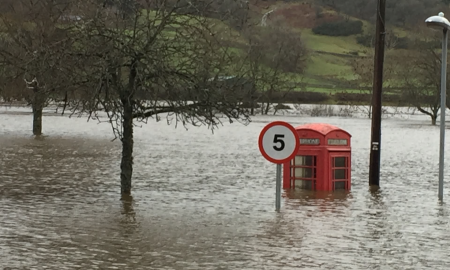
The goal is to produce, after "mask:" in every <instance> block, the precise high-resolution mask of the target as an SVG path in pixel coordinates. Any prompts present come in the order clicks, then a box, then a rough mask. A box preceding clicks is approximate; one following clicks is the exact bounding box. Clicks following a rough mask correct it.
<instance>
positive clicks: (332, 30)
mask: <svg viewBox="0 0 450 270" xmlns="http://www.w3.org/2000/svg"><path fill="white" fill-rule="evenodd" d="M362 26H363V23H362V22H361V21H338V22H326V23H323V24H321V25H319V26H316V27H314V28H313V29H312V31H313V33H314V34H317V35H325V36H351V35H357V34H361V33H362V32H363V29H362Z"/></svg>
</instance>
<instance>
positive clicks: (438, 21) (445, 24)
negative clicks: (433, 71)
mask: <svg viewBox="0 0 450 270" xmlns="http://www.w3.org/2000/svg"><path fill="white" fill-rule="evenodd" d="M425 23H426V24H427V26H428V27H431V28H435V29H438V30H442V32H443V34H444V35H443V38H442V60H441V62H442V66H441V124H440V128H441V135H440V143H439V193H438V197H439V200H441V201H442V200H443V196H444V194H443V193H444V148H445V109H446V108H447V105H446V92H447V44H448V33H447V32H448V30H449V29H450V22H449V21H448V20H447V19H446V18H445V17H444V13H442V12H440V13H439V15H438V16H431V17H429V18H428V19H426V20H425Z"/></svg>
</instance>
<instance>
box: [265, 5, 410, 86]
mask: <svg viewBox="0 0 450 270" xmlns="http://www.w3.org/2000/svg"><path fill="white" fill-rule="evenodd" d="M271 10H273V12H272V13H271V14H270V16H271V18H277V20H282V21H284V22H285V23H286V24H288V25H289V26H290V27H292V29H293V30H294V31H296V32H298V33H299V34H301V36H302V38H303V41H304V42H305V45H306V47H307V48H308V50H309V52H310V53H311V57H310V59H309V63H308V67H307V70H306V73H305V74H304V75H305V78H303V83H305V84H306V90H308V91H318V92H333V91H341V92H342V91H348V92H354V91H360V90H359V89H349V87H348V85H349V84H354V83H355V80H356V79H357V77H356V76H355V74H354V73H353V72H352V68H351V66H350V62H349V61H350V60H351V59H354V58H355V57H360V56H364V55H366V53H367V52H368V50H370V49H369V48H367V47H364V46H362V45H360V44H358V43H357V41H356V36H355V35H353V36H339V37H333V36H325V35H316V34H314V33H313V31H312V28H313V27H315V26H317V25H320V24H322V23H324V22H330V21H336V20H339V18H340V17H341V16H345V15H343V14H337V13H336V12H335V11H334V10H330V9H327V8H325V7H321V6H316V5H314V4H311V3H299V2H294V3H286V2H281V1H279V2H274V3H270V4H265V5H260V6H259V9H258V12H259V14H258V15H260V16H261V17H262V16H263V14H264V13H266V12H268V11H271ZM269 18H270V17H269ZM347 19H349V20H358V19H356V18H351V17H348V16H347ZM362 23H363V29H364V31H366V32H367V31H368V30H369V29H370V26H371V25H370V23H369V22H367V21H362ZM395 31H396V32H398V33H399V34H400V35H405V32H404V31H403V30H402V29H396V30H395ZM402 31H403V32H402ZM304 88H305V87H304Z"/></svg>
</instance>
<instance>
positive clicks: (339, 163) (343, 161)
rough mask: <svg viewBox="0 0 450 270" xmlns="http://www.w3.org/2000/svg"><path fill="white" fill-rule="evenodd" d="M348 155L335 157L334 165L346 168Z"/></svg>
mask: <svg viewBox="0 0 450 270" xmlns="http://www.w3.org/2000/svg"><path fill="white" fill-rule="evenodd" d="M346 161H347V158H346V157H335V158H334V167H338V168H345V167H346V163H347V162H346Z"/></svg>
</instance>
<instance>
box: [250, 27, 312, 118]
mask: <svg viewBox="0 0 450 270" xmlns="http://www.w3.org/2000/svg"><path fill="white" fill-rule="evenodd" d="M245 33H246V36H247V38H248V46H247V54H248V57H246V58H245V59H246V61H247V63H246V65H247V67H248V77H249V78H251V79H252V81H253V82H254V83H255V85H256V87H257V91H258V92H259V93H258V94H259V96H260V100H259V101H262V110H261V112H262V114H267V113H268V112H269V109H270V106H271V104H272V103H273V100H274V99H275V95H278V96H279V95H280V94H286V93H288V92H289V91H293V90H294V89H295V88H297V87H298V85H297V84H296V83H295V80H296V79H298V77H299V75H300V74H302V73H303V72H304V71H305V68H306V63H307V56H308V53H307V50H306V47H305V45H304V44H303V41H302V39H301V35H300V33H297V32H293V31H292V30H290V29H289V28H287V27H286V26H284V25H283V24H282V23H281V22H280V21H276V20H275V21H271V22H270V23H269V25H266V26H259V25H257V26H253V27H250V28H248V29H246V31H245ZM254 95H255V96H256V93H255V94H254Z"/></svg>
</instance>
